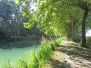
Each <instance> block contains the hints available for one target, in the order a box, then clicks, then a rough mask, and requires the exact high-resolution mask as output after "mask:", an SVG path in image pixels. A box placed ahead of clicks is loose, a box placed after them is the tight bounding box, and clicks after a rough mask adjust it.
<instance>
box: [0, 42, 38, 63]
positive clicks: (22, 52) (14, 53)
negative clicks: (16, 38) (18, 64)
mask: <svg viewBox="0 0 91 68" xmlns="http://www.w3.org/2000/svg"><path fill="white" fill-rule="evenodd" d="M13 44H14V45H12V47H13V46H16V45H15V44H17V46H19V45H20V47H13V48H7V49H3V48H0V65H2V64H7V63H8V61H11V62H10V64H12V63H13V62H14V61H17V60H19V59H24V60H26V59H27V55H26V53H27V52H28V51H31V50H34V51H37V50H38V48H39V44H38V42H30V41H22V42H18V43H13ZM30 44H31V46H29V45H30ZM8 45H9V43H8ZM10 45H11V43H10ZM21 45H23V46H22V48H21ZM5 46H6V44H5ZM24 46H27V47H24Z"/></svg>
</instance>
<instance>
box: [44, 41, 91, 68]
mask: <svg viewBox="0 0 91 68" xmlns="http://www.w3.org/2000/svg"><path fill="white" fill-rule="evenodd" d="M43 68H91V50H89V49H85V48H82V47H80V46H79V45H78V44H76V43H73V42H69V41H65V42H64V44H63V45H59V46H58V47H57V49H56V51H54V52H53V56H52V58H51V59H50V60H49V61H48V63H47V64H45V65H44V67H43Z"/></svg>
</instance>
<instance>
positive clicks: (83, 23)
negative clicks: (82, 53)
mask: <svg viewBox="0 0 91 68" xmlns="http://www.w3.org/2000/svg"><path fill="white" fill-rule="evenodd" d="M87 16H88V10H87V11H84V14H83V19H82V44H81V46H83V47H87V45H86V32H85V22H86V19H87Z"/></svg>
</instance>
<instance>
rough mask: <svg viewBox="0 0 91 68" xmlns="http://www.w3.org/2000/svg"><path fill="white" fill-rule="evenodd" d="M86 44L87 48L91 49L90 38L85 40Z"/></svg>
mask: <svg viewBox="0 0 91 68" xmlns="http://www.w3.org/2000/svg"><path fill="white" fill-rule="evenodd" d="M86 44H87V46H88V47H89V48H91V37H87V38H86Z"/></svg>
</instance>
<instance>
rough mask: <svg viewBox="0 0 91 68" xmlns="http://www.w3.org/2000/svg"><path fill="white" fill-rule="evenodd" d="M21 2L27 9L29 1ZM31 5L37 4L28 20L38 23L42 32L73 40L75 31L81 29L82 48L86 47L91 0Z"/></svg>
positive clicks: (43, 1) (58, 0)
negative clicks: (64, 36)
mask: <svg viewBox="0 0 91 68" xmlns="http://www.w3.org/2000/svg"><path fill="white" fill-rule="evenodd" d="M19 1H20V0H19ZM19 1H18V2H19ZM23 2H25V4H26V5H27V6H28V8H29V3H28V4H27V2H29V1H27V0H23V1H22V2H20V3H23ZM33 3H36V4H37V9H36V10H35V11H34V13H33V14H32V19H30V20H36V21H38V27H40V28H41V30H42V31H44V32H45V33H46V34H49V35H52V34H55V35H66V36H67V37H69V38H71V39H73V40H75V38H76V37H75V35H76V34H77V33H76V32H78V31H77V30H79V29H80V28H81V27H82V28H81V29H82V30H81V31H82V46H84V47H87V46H86V32H85V31H86V29H85V28H86V27H85V26H86V22H87V21H86V20H88V15H89V16H90V10H91V0H37V1H36V0H33ZM30 4H31V1H30ZM25 7H26V6H25ZM28 8H27V7H26V9H28ZM27 12H29V10H27V11H25V12H24V13H25V14H26V15H25V16H27V15H29V14H30V15H31V13H29V14H28V13H27ZM29 18H30V17H29ZM89 18H90V17H89Z"/></svg>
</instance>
